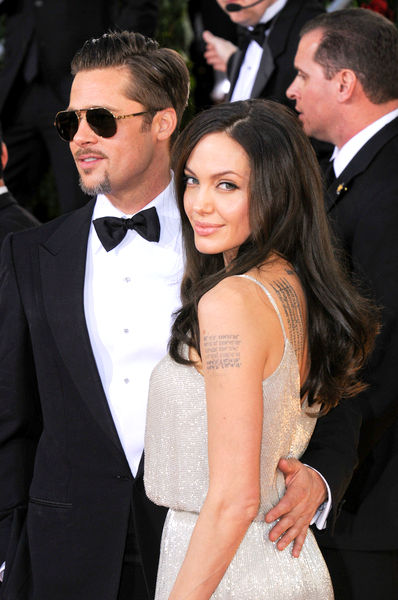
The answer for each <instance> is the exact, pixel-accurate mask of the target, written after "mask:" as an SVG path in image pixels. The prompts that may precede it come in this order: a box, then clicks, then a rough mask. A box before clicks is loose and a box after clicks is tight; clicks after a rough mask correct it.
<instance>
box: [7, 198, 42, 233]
mask: <svg viewBox="0 0 398 600" xmlns="http://www.w3.org/2000/svg"><path fill="white" fill-rule="evenodd" d="M35 225H40V223H39V221H38V220H37V219H36V218H35V217H34V216H33V215H32V214H31V213H30V212H28V211H27V210H25V209H24V208H22V206H20V205H19V204H18V202H17V201H16V200H15V198H14V197H13V196H12V195H11V194H10V192H5V193H4V194H0V244H1V243H2V241H3V240H4V238H5V237H6V235H7V233H11V232H12V231H20V230H21V229H28V227H34V226H35Z"/></svg>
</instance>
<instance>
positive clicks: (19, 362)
mask: <svg viewBox="0 0 398 600" xmlns="http://www.w3.org/2000/svg"><path fill="white" fill-rule="evenodd" d="M92 210H93V201H91V202H89V203H88V204H87V205H86V206H85V207H83V208H82V209H79V210H77V211H75V212H73V213H70V214H69V215H67V216H63V217H60V218H58V219H56V220H54V221H51V222H50V223H47V224H46V225H43V226H42V227H39V228H36V229H32V230H28V231H24V232H19V233H16V234H12V235H11V236H9V237H8V238H6V240H5V243H4V245H3V250H2V256H1V259H2V263H1V267H0V316H1V318H0V481H1V484H0V563H1V562H2V561H3V560H4V559H5V560H6V564H7V567H6V578H5V582H4V584H3V586H2V589H1V592H0V597H1V598H2V600H16V599H17V598H20V599H21V600H26V599H27V598H29V599H30V598H33V599H34V600H55V599H56V600H82V599H83V598H84V600H115V599H116V598H117V592H118V585H119V580H120V571H121V565H122V560H123V553H124V546H125V539H126V532H127V526H128V520H129V514H130V510H131V506H132V507H133V518H134V524H135V527H136V531H137V537H138V543H139V548H140V552H141V557H142V560H143V564H144V571H145V577H146V581H147V584H148V588H149V590H150V595H149V596H148V597H151V595H153V593H154V586H155V578H156V570H157V561H158V553H159V544H160V535H161V530H162V526H163V520H164V516H165V509H164V508H161V507H157V506H155V505H154V504H152V503H150V502H149V500H148V499H147V498H146V495H145V492H144V487H143V477H142V475H143V472H142V464H141V465H140V469H139V472H138V474H137V477H136V478H133V476H132V475H131V472H130V469H129V466H128V463H127V460H126V457H125V454H124V452H123V449H122V447H121V444H120V441H119V438H118V435H117V432H116V429H115V426H114V422H113V419H112V417H111V413H110V410H109V406H108V402H107V399H106V397H105V394H104V391H103V388H102V385H101V380H100V377H99V374H98V371H97V367H96V363H95V360H94V357H93V353H92V349H91V345H90V342H89V336H88V332H87V328H86V322H85V318H84V311H83V285H84V272H85V262H86V247H87V238H88V232H89V227H90V221H91V215H92ZM30 566H31V567H32V572H33V592H32V591H31V590H32V579H31V577H30V576H29V572H30ZM19 590H22V591H21V595H18V593H19ZM140 600H141V599H140Z"/></svg>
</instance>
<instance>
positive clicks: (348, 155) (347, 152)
mask: <svg viewBox="0 0 398 600" xmlns="http://www.w3.org/2000/svg"><path fill="white" fill-rule="evenodd" d="M397 117H398V108H396V109H395V110H392V111H391V112H389V113H387V114H385V115H383V116H382V117H380V119H377V121H374V122H373V123H371V124H370V125H368V126H367V127H365V128H364V129H362V131H360V132H359V133H357V134H356V135H354V136H353V137H352V138H351V139H350V140H348V142H346V143H345V144H344V146H342V147H341V148H340V149H339V148H337V146H335V149H334V152H333V154H332V156H331V158H330V160H332V161H333V168H334V173H335V175H336V177H339V175H341V173H342V172H343V171H344V169H345V168H346V166H347V165H348V164H349V163H350V162H351V161H352V159H353V158H354V156H355V155H356V154H358V152H359V151H360V150H361V148H362V147H363V146H364V145H365V144H366V142H368V141H369V140H370V139H371V138H372V137H373V136H374V135H376V133H377V132H378V131H380V129H383V127H385V126H386V125H387V123H390V122H391V121H393V120H394V119H396V118H397Z"/></svg>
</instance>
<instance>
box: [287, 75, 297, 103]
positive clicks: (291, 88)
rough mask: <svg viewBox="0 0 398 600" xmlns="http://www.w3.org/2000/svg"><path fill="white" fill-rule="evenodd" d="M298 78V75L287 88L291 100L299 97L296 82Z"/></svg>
mask: <svg viewBox="0 0 398 600" xmlns="http://www.w3.org/2000/svg"><path fill="white" fill-rule="evenodd" d="M296 79H297V77H295V78H294V79H293V81H292V83H291V84H290V85H289V87H288V88H287V90H286V96H287V97H288V98H289V100H296V99H297V84H296Z"/></svg>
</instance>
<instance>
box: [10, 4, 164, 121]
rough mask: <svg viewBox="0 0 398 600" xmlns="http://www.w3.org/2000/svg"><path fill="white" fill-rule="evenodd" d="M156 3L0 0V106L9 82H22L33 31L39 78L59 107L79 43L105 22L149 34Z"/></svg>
mask: <svg viewBox="0 0 398 600" xmlns="http://www.w3.org/2000/svg"><path fill="white" fill-rule="evenodd" d="M119 6H120V8H119ZM157 6H158V0H123V1H122V2H116V0H84V2H82V1H81V0H57V1H56V2H52V1H51V0H43V1H41V2H37V1H36V0H4V2H2V3H1V4H0V14H3V15H5V17H6V27H5V62H4V66H3V68H2V70H1V71H0V111H1V110H2V109H3V106H4V103H5V101H6V100H7V98H8V97H9V94H10V92H11V90H12V89H13V87H14V85H16V86H17V87H21V86H22V85H23V81H22V78H23V75H22V72H23V67H24V58H25V56H26V53H27V52H28V51H29V48H30V45H31V43H32V40H33V38H34V37H35V36H36V39H37V42H38V59H39V65H40V77H41V80H42V81H45V82H46V83H48V84H49V85H50V86H51V87H52V88H53V89H54V91H56V92H57V94H58V96H59V97H60V101H61V104H62V105H63V106H62V107H64V105H66V103H67V102H68V97H69V91H70V84H71V76H70V63H71V60H72V58H73V56H74V55H75V53H76V52H77V51H78V50H79V49H80V48H81V46H82V45H83V43H84V42H85V41H86V40H87V39H88V38H91V37H99V36H100V35H102V34H103V33H105V32H106V31H107V30H108V29H109V28H112V29H114V28H118V29H128V30H130V31H139V32H141V33H143V34H145V35H153V34H154V32H155V29H156V23H157ZM17 99H18V98H17Z"/></svg>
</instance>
